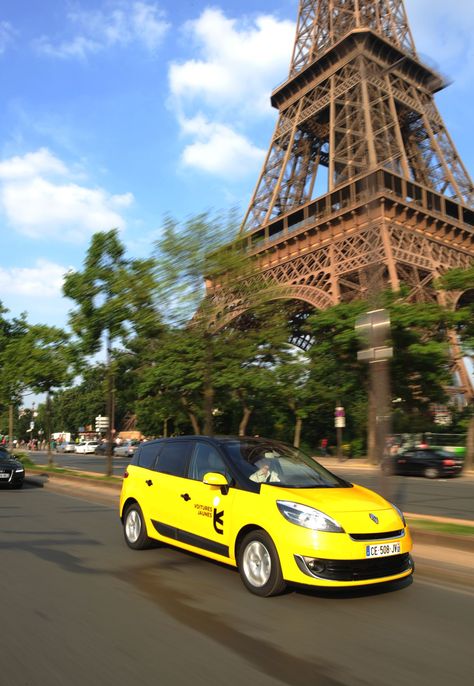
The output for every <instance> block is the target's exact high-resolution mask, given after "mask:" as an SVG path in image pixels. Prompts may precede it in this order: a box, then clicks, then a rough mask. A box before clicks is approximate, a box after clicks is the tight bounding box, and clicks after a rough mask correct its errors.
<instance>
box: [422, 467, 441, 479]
mask: <svg viewBox="0 0 474 686" xmlns="http://www.w3.org/2000/svg"><path fill="white" fill-rule="evenodd" d="M423 474H424V475H425V476H426V478H427V479H437V478H438V476H439V470H438V469H436V467H426V469H425V471H424V472H423Z"/></svg>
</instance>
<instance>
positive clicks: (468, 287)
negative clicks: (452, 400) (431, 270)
mask: <svg viewBox="0 0 474 686" xmlns="http://www.w3.org/2000/svg"><path fill="white" fill-rule="evenodd" d="M440 286H441V288H444V289H445V290H451V291H464V292H465V293H464V295H463V296H462V297H461V298H460V305H461V307H460V309H459V310H458V312H457V315H458V320H457V326H456V333H457V335H458V336H459V339H460V342H461V347H462V349H463V350H464V352H465V354H466V356H469V357H471V359H473V351H474V266H472V267H471V268H470V269H452V270H451V271H449V272H447V273H446V274H445V275H444V276H443V277H442V278H441V279H440ZM465 296H467V297H465ZM468 413H469V415H470V416H469V421H468V425H467V440H466V460H465V467H466V469H472V467H473V465H474V402H473V401H472V400H471V403H470V406H469V408H468Z"/></svg>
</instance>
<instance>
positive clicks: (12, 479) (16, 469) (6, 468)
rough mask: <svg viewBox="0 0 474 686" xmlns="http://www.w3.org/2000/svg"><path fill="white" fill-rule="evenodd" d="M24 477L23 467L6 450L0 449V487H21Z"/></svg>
mask: <svg viewBox="0 0 474 686" xmlns="http://www.w3.org/2000/svg"><path fill="white" fill-rule="evenodd" d="M24 479H25V468H24V467H23V465H22V464H21V462H20V461H19V460H17V459H16V457H14V456H13V455H12V454H11V453H9V452H8V450H5V449H4V448H2V449H0V487H1V486H9V487H10V488H21V487H22V486H23V481H24Z"/></svg>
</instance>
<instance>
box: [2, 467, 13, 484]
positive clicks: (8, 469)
mask: <svg viewBox="0 0 474 686" xmlns="http://www.w3.org/2000/svg"><path fill="white" fill-rule="evenodd" d="M12 472H13V469H12V468H11V467H1V468H0V484H1V483H4V484H5V483H8V482H9V481H10V479H11V478H12ZM5 475H6V476H5Z"/></svg>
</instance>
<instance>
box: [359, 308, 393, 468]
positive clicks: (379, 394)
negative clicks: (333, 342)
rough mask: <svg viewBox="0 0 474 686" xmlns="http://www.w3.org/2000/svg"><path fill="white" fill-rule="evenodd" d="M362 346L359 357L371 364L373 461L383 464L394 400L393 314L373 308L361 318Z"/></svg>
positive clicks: (360, 334)
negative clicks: (391, 383) (389, 363)
mask: <svg viewBox="0 0 474 686" xmlns="http://www.w3.org/2000/svg"><path fill="white" fill-rule="evenodd" d="M355 329H356V332H357V334H358V336H359V338H360V341H361V346H362V349H361V350H360V351H359V352H358V353H357V359H358V360H361V361H363V362H367V363H368V365H369V376H370V387H369V432H368V436H369V440H368V443H369V445H368V457H369V462H370V463H371V464H381V462H382V460H383V455H384V452H385V446H386V442H387V436H388V434H389V432H390V422H391V402H390V377H389V367H388V361H389V360H390V359H391V358H392V357H393V348H392V347H390V346H389V345H387V342H388V341H389V338H390V315H389V313H388V312H387V310H384V309H380V310H372V311H370V312H367V313H366V314H364V315H362V316H361V317H359V318H358V319H357V321H356V325H355Z"/></svg>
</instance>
